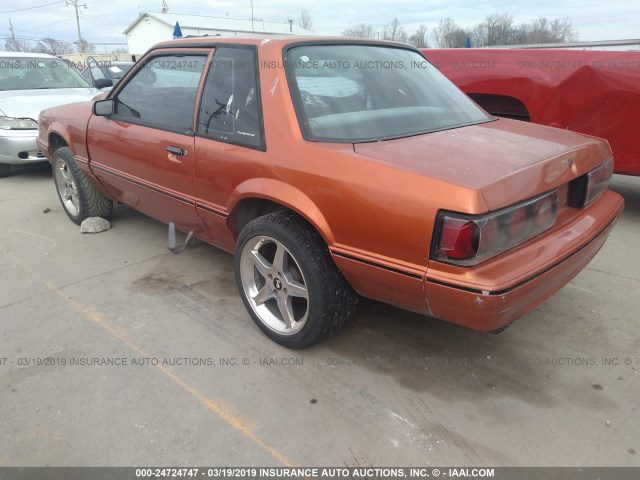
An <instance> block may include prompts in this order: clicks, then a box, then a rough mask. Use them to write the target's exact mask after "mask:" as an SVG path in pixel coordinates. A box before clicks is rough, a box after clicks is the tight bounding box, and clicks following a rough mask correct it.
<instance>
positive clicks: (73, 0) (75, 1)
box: [64, 0, 87, 61]
mask: <svg viewBox="0 0 640 480" xmlns="http://www.w3.org/2000/svg"><path fill="white" fill-rule="evenodd" d="M64 3H65V5H67V6H69V5H71V6H72V7H75V9H76V25H77V27H78V45H79V46H80V54H81V55H82V60H83V61H84V57H85V53H86V52H85V51H84V42H83V41H82V35H81V34H80V15H79V14H78V7H84V8H85V10H86V8H87V4H86V3H83V4H82V5H80V4H78V0H67V1H66V2H64Z"/></svg>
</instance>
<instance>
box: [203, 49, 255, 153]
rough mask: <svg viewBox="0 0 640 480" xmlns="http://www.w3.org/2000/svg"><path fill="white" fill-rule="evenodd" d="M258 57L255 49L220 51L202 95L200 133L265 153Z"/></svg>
mask: <svg viewBox="0 0 640 480" xmlns="http://www.w3.org/2000/svg"><path fill="white" fill-rule="evenodd" d="M256 56H257V52H256V50H255V49H253V48H235V47H231V48H230V47H220V48H218V49H217V50H216V53H215V55H214V57H213V62H212V63H211V69H210V70H209V74H208V75H207V80H206V82H205V86H204V91H203V93H202V101H201V104H200V112H199V114H198V133H199V134H202V135H204V136H207V137H210V138H214V139H216V140H220V141H222V142H227V143H233V144H236V145H243V146H246V147H251V148H257V149H260V150H264V135H263V127H262V118H261V111H260V109H261V106H260V85H259V83H258V70H257V68H256V61H257V60H256Z"/></svg>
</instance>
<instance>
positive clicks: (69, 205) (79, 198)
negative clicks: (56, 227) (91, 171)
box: [52, 147, 113, 225]
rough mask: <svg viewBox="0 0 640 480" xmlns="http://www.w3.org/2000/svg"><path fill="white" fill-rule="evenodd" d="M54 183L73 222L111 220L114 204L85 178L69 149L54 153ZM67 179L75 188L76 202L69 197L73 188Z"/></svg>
mask: <svg viewBox="0 0 640 480" xmlns="http://www.w3.org/2000/svg"><path fill="white" fill-rule="evenodd" d="M52 163H53V181H54V183H55V186H56V191H57V192H58V198H59V199H60V203H61V204H62V208H63V209H64V211H65V213H66V214H67V216H68V217H69V218H70V219H71V221H72V222H74V223H77V224H78V225H80V224H81V223H82V221H83V220H84V219H85V218H89V217H102V218H107V219H108V218H110V217H111V214H112V213H113V202H112V201H111V199H109V198H106V197H105V196H104V195H102V194H101V193H100V192H99V191H98V190H97V189H96V187H95V186H94V185H93V184H92V183H91V182H90V181H89V179H87V177H85V175H84V173H82V171H81V170H80V169H79V168H78V166H77V165H76V161H75V158H74V156H73V152H72V151H71V149H70V148H69V147H61V148H58V149H57V150H56V151H55V152H54V153H53V162H52ZM65 179H67V181H68V182H70V184H71V185H73V186H74V187H75V191H74V192H77V193H76V195H73V198H74V199H75V202H74V201H73V200H72V199H71V197H69V198H64V197H67V195H66V192H68V191H70V190H71V188H70V187H69V186H68V185H67V183H66V182H65Z"/></svg>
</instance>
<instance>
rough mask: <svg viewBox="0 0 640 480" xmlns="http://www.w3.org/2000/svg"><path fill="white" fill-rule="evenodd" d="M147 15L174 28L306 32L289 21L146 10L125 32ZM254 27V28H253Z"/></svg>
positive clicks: (270, 32)
mask: <svg viewBox="0 0 640 480" xmlns="http://www.w3.org/2000/svg"><path fill="white" fill-rule="evenodd" d="M146 16H148V17H151V18H154V19H156V20H158V21H159V22H162V23H164V24H165V25H167V26H169V27H171V28H173V27H174V26H175V24H176V22H178V24H179V25H180V28H196V29H199V30H216V31H225V32H249V33H251V32H255V33H257V34H260V33H269V34H285V35H291V34H298V35H299V34H304V33H307V32H306V31H305V30H301V29H300V28H299V27H298V26H297V25H295V23H294V24H293V27H292V29H290V26H289V22H264V21H261V20H256V19H255V18H254V19H253V26H252V22H251V19H241V18H227V17H210V16H204V15H182V14H178V13H173V14H172V13H156V12H146V13H143V14H140V15H139V16H138V18H136V20H135V21H134V22H133V23H132V24H131V25H129V26H128V27H127V29H126V30H125V31H124V32H123V33H124V34H125V35H126V34H127V33H129V32H130V31H131V29H133V27H135V26H136V25H137V24H138V23H140V22H141V21H142V20H143V19H144V18H145V17H146ZM252 27H253V28H252Z"/></svg>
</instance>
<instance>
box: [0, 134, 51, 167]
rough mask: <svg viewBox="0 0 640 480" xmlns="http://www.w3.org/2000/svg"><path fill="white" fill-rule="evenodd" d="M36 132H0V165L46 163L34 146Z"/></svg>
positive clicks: (45, 159)
mask: <svg viewBox="0 0 640 480" xmlns="http://www.w3.org/2000/svg"><path fill="white" fill-rule="evenodd" d="M37 136H38V131H37V130H0V163H9V164H13V165H20V164H24V163H34V162H46V161H47V158H46V157H45V156H44V155H43V154H42V152H41V151H40V149H39V148H38V146H37V145H36V137H37Z"/></svg>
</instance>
